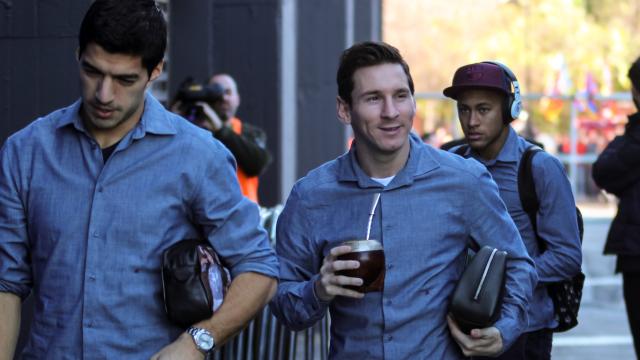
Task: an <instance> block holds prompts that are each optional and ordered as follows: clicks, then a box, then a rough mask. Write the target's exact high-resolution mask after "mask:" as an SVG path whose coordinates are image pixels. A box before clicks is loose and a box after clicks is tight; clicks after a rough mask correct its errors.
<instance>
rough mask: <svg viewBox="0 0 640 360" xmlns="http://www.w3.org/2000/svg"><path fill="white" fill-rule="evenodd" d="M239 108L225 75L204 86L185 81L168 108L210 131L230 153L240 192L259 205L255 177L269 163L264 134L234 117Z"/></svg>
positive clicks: (233, 84) (234, 87) (233, 86)
mask: <svg viewBox="0 0 640 360" xmlns="http://www.w3.org/2000/svg"><path fill="white" fill-rule="evenodd" d="M239 106H240V94H239V93H238V86H237V84H236V82H235V80H234V79H233V78H232V77H231V76H230V75H228V74H216V75H214V76H212V77H211V79H210V80H209V84H207V85H200V84H197V83H194V82H193V81H192V80H191V79H187V80H185V82H184V83H183V84H182V86H181V88H180V90H179V91H178V94H177V96H176V101H175V102H174V104H173V106H172V107H171V109H172V111H174V112H177V113H179V114H181V115H182V116H184V117H185V118H187V119H188V120H189V121H191V122H193V123H194V124H196V125H198V126H200V127H202V128H204V129H207V130H209V131H211V133H212V134H213V136H214V137H215V138H216V139H218V140H220V142H222V143H223V144H224V145H225V146H226V147H227V148H228V149H229V150H230V151H231V153H232V154H233V156H234V157H235V158H236V162H237V164H238V169H237V175H238V181H239V182H240V188H241V189H242V193H243V194H244V195H245V196H246V197H248V198H249V199H251V200H252V201H254V202H256V203H258V202H259V201H258V183H259V180H258V177H259V176H260V175H261V174H262V173H263V172H264V171H265V169H266V168H267V166H268V165H269V163H270V162H271V154H270V153H269V151H268V150H267V135H266V133H265V132H264V131H263V130H262V129H260V128H258V127H257V126H254V125H251V124H248V123H246V122H242V121H241V120H240V119H239V118H238V117H237V116H236V112H237V111H238V107H239Z"/></svg>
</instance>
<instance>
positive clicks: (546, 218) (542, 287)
mask: <svg viewBox="0 0 640 360" xmlns="http://www.w3.org/2000/svg"><path fill="white" fill-rule="evenodd" d="M443 93H444V95H445V96H447V97H450V98H452V99H454V100H456V101H457V109H458V117H459V119H460V125H461V127H462V131H463V132H464V135H465V139H466V141H467V144H466V145H462V148H460V147H454V148H452V149H451V150H450V151H452V152H456V153H458V154H462V155H463V156H464V157H465V158H474V159H476V160H477V161H479V162H480V163H482V164H483V165H484V166H485V167H486V168H487V169H488V170H489V172H490V173H491V175H492V176H493V179H494V181H495V182H496V183H497V184H498V189H499V191H500V196H501V197H502V200H503V201H504V202H505V204H506V205H507V208H508V210H509V214H510V215H511V218H512V219H513V221H514V222H515V224H516V225H517V227H518V230H519V232H520V235H521V236H522V239H523V241H524V243H525V245H526V247H527V250H528V251H529V255H530V256H531V257H532V258H533V260H534V262H535V265H536V272H537V274H538V278H539V282H538V285H537V287H536V288H535V290H534V293H533V298H532V301H531V302H530V304H529V311H528V315H529V326H528V328H527V330H526V332H525V333H523V334H522V335H521V336H520V337H519V338H518V339H517V340H516V341H515V343H514V344H513V345H512V346H511V348H510V349H508V350H507V351H506V352H505V353H503V354H502V355H501V356H500V357H499V359H550V358H551V344H552V338H553V329H554V328H555V327H556V326H557V321H556V319H555V317H554V308H553V306H554V305H553V302H552V300H551V298H550V297H549V295H548V293H547V288H546V286H547V284H548V283H550V282H557V281H561V280H566V279H570V278H571V277H573V276H574V275H576V274H578V273H579V272H580V265H581V262H582V252H581V248H580V234H579V230H578V225H577V220H576V211H575V201H574V198H573V194H572V192H571V185H570V184H569V181H568V179H567V176H566V174H565V172H564V168H563V166H562V164H561V163H560V161H558V159H556V158H555V157H553V156H551V155H549V154H548V153H546V152H542V151H541V152H539V153H538V154H537V155H536V156H534V157H533V160H532V171H533V179H534V183H535V189H536V195H537V198H538V201H539V203H540V208H539V211H538V213H537V234H538V235H539V237H540V238H541V239H542V241H543V242H544V246H545V247H546V249H545V250H544V251H543V249H541V248H540V246H539V241H538V239H537V238H536V232H535V230H534V228H533V225H532V223H531V221H530V220H529V216H528V215H527V213H526V212H525V210H524V209H523V206H522V204H521V202H520V196H519V193H518V166H519V163H520V159H521V158H522V154H523V153H524V152H525V150H526V149H527V148H529V147H530V146H534V145H532V144H531V143H530V142H528V141H526V140H525V139H524V138H522V137H520V136H518V134H516V132H515V131H514V130H513V128H512V127H511V126H510V123H511V121H512V120H514V119H516V118H517V117H518V115H519V113H520V109H521V106H522V102H521V101H522V100H521V97H520V88H519V84H518V80H517V79H516V77H515V75H514V74H513V72H512V71H511V70H509V68H508V67H506V66H505V65H503V64H500V63H496V62H481V63H475V64H470V65H465V66H463V67H461V68H459V69H458V70H457V71H456V72H455V74H454V76H453V83H452V85H451V86H450V87H448V88H446V89H444V91H443Z"/></svg>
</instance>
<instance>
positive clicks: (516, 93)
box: [510, 78, 522, 119]
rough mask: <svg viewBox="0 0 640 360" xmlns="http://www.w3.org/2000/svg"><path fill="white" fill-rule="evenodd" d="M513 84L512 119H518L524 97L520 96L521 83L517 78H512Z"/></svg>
mask: <svg viewBox="0 0 640 360" xmlns="http://www.w3.org/2000/svg"><path fill="white" fill-rule="evenodd" d="M511 83H512V85H513V95H512V97H513V101H512V102H511V109H510V112H511V119H517V118H518V116H520V111H521V110H522V97H521V96H520V84H519V83H518V80H516V79H515V78H513V79H512V82H511Z"/></svg>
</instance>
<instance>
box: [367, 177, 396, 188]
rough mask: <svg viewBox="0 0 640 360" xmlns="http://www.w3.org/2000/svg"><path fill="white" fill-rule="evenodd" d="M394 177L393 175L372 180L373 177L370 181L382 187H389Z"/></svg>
mask: <svg viewBox="0 0 640 360" xmlns="http://www.w3.org/2000/svg"><path fill="white" fill-rule="evenodd" d="M394 177H396V176H395V175H391V176H389V177H385V178H374V177H372V178H371V180H373V181H376V182H379V183H380V184H382V186H387V185H389V183H390V182H391V180H393V178H394Z"/></svg>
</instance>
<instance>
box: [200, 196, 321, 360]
mask: <svg viewBox="0 0 640 360" xmlns="http://www.w3.org/2000/svg"><path fill="white" fill-rule="evenodd" d="M281 211H282V205H277V206H275V207H272V208H261V209H260V217H261V219H262V225H263V226H264V228H265V229H266V230H267V232H268V233H269V238H270V240H271V245H272V246H275V242H276V236H275V229H276V223H277V220H278V215H280V212H281ZM328 352H329V315H328V314H327V315H326V316H325V317H324V318H323V319H322V320H321V321H319V322H317V323H316V324H315V325H314V326H312V327H310V328H308V329H305V330H301V331H292V330H289V329H288V328H287V327H286V326H284V325H283V324H282V323H281V322H280V321H278V319H277V318H276V317H275V316H274V315H273V313H271V310H269V307H268V306H267V307H265V308H264V309H263V310H262V311H261V312H260V313H259V314H258V315H257V316H256V317H255V318H254V319H253V320H251V322H250V323H249V325H247V327H246V328H245V329H244V330H243V331H242V332H240V334H238V335H236V336H235V337H234V338H233V339H232V340H230V341H229V342H228V343H226V344H225V345H224V346H223V347H221V348H220V349H219V350H218V351H216V352H215V353H214V354H213V355H212V356H210V359H213V360H263V359H267V360H288V359H292V360H293V359H295V360H298V359H304V360H324V359H327V357H328Z"/></svg>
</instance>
